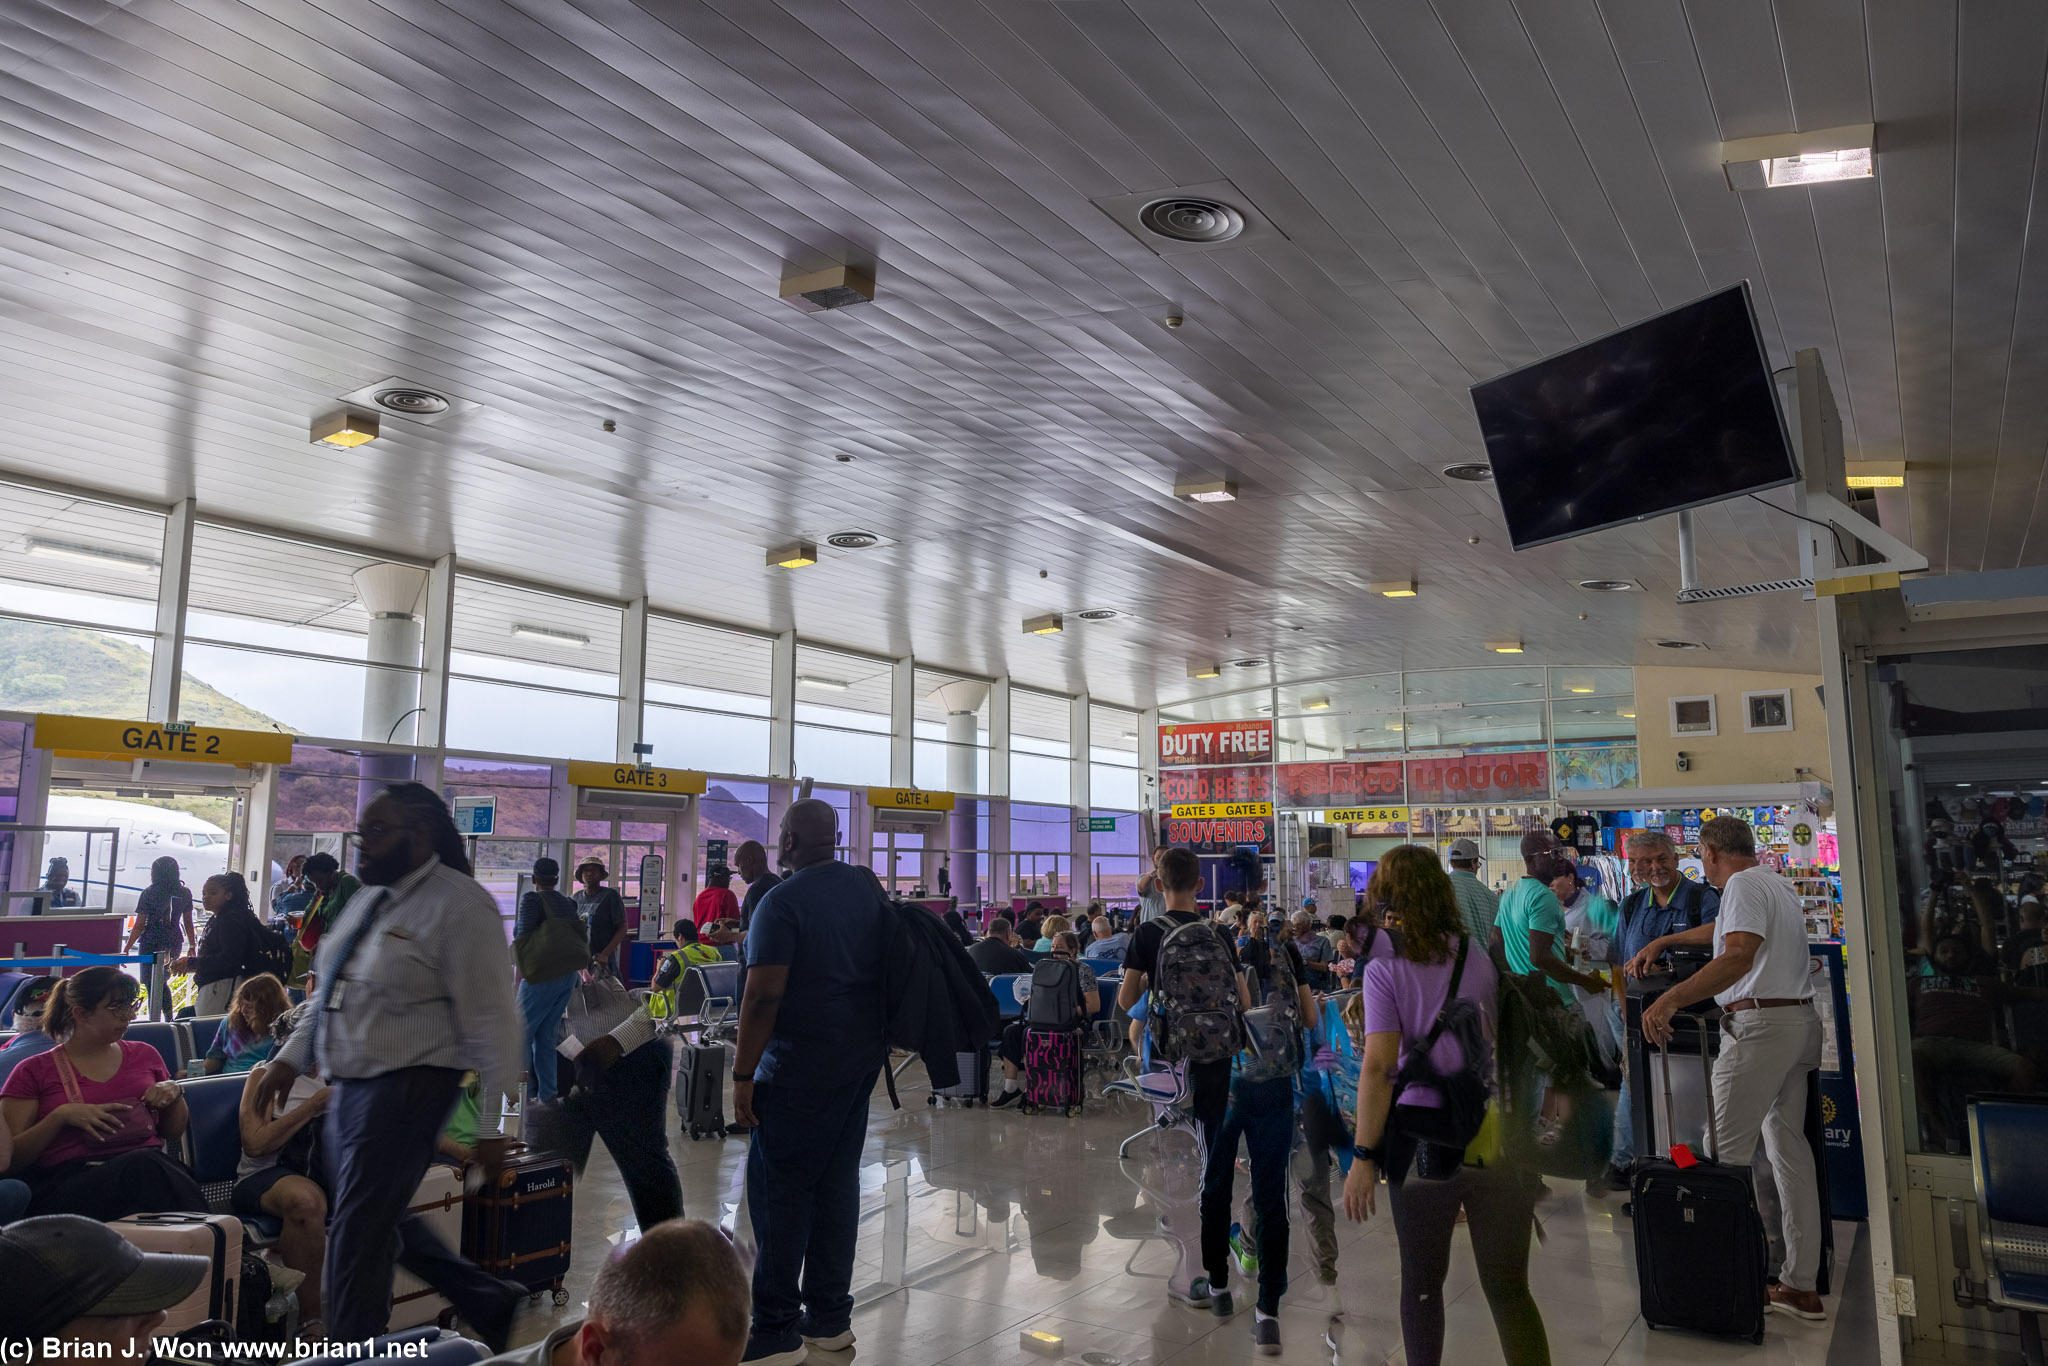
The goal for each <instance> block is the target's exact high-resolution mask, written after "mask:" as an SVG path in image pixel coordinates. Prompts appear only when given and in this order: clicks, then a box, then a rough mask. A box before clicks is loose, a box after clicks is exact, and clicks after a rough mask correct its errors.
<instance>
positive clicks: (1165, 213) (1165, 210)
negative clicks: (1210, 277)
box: [1138, 199, 1244, 244]
mask: <svg viewBox="0 0 2048 1366" xmlns="http://www.w3.org/2000/svg"><path fill="white" fill-rule="evenodd" d="M1138 226H1139V227H1141V228H1143V229H1144V230H1145V231H1147V232H1149V233H1153V234H1155V235H1156V236H1159V237H1166V238H1170V239H1172V240H1173V241H1175V242H1201V243H1205V244H1213V243H1217V242H1230V241H1234V240H1236V239H1237V238H1238V237H1241V236H1243V234H1244V215H1243V214H1241V213H1239V212H1238V211H1237V210H1236V209H1233V208H1232V207H1230V205H1228V204H1225V203H1224V202H1223V201H1222V200H1220V199H1155V200H1153V201H1152V202H1151V203H1150V204H1147V205H1146V206H1145V207H1144V208H1142V209H1140V210H1138Z"/></svg>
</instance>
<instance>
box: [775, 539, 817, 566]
mask: <svg viewBox="0 0 2048 1366" xmlns="http://www.w3.org/2000/svg"><path fill="white" fill-rule="evenodd" d="M817 562H818V547H817V545H816V544H815V543H814V542H811V541H792V542H791V543H790V544H788V545H785V546H781V547H778V548H777V549H774V550H771V551H769V552H768V563H769V564H771V565H773V566H775V568H777V569H802V568H803V567H804V566H806V565H813V564H816V563H817Z"/></svg>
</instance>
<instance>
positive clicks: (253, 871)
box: [242, 764, 282, 920]
mask: <svg viewBox="0 0 2048 1366" xmlns="http://www.w3.org/2000/svg"><path fill="white" fill-rule="evenodd" d="M256 771H257V778H256V785H255V786H254V787H251V788H250V789H249V797H248V802H249V806H248V810H247V812H246V813H245V817H246V818H245V822H244V825H243V829H244V831H245V832H246V833H245V835H244V837H243V841H242V874H243V878H244V880H245V881H247V882H248V884H249V895H250V897H251V898H252V900H253V901H254V904H255V905H256V907H257V914H258V915H259V916H262V917H263V918H264V919H265V920H268V919H269V918H270V916H269V911H268V909H267V908H268V907H269V905H270V846H271V841H272V840H273V839H274V838H275V837H276V830H277V789H278V787H279V786H280V785H281V773H282V766H281V765H279V764H259V765H257V769H256Z"/></svg>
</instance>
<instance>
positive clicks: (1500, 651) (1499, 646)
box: [1486, 640, 1522, 655]
mask: <svg viewBox="0 0 2048 1366" xmlns="http://www.w3.org/2000/svg"><path fill="white" fill-rule="evenodd" d="M1486 648H1487V649H1489V650H1491V651H1493V652H1494V653H1495V654H1497V655H1518V654H1520V653H1522V642H1521V641H1519V640H1489V641H1487V642H1486Z"/></svg>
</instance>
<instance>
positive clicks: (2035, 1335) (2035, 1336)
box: [2019, 1309, 2042, 1366]
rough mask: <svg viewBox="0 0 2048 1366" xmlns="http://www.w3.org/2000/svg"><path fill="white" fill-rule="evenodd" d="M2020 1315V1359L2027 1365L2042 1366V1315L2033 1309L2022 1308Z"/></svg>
mask: <svg viewBox="0 0 2048 1366" xmlns="http://www.w3.org/2000/svg"><path fill="white" fill-rule="evenodd" d="M2019 1315H2020V1360H2021V1361H2023V1362H2025V1363H2026V1366H2042V1360H2041V1316H2040V1315H2039V1314H2036V1313H2034V1312H2033V1311H2032V1310H2028V1309H2022V1310H2020V1311H2019Z"/></svg>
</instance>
